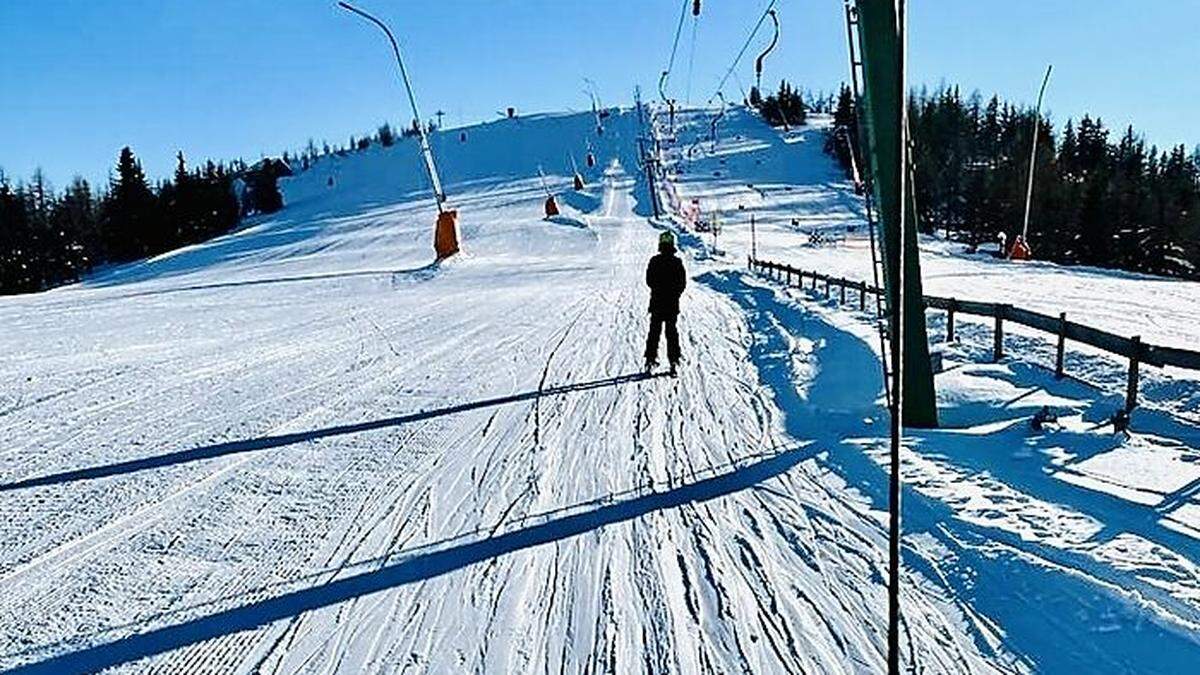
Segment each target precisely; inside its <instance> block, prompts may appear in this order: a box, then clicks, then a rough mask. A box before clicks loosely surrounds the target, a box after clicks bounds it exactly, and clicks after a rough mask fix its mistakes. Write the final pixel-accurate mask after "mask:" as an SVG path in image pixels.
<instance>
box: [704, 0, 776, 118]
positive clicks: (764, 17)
mask: <svg viewBox="0 0 1200 675" xmlns="http://www.w3.org/2000/svg"><path fill="white" fill-rule="evenodd" d="M778 2H779V0H771V3H770V4H769V5H767V8H766V9H765V10H763V13H762V16H760V17H758V23H756V24H754V30H752V31H750V35H749V36H748V37H747V38H746V43H745V44H743V45H742V48H741V49H740V50H739V51H738V53H737V56H736V57H734V59H733V63H731V64H730V65H729V70H727V71H725V76H724V77H722V78H721V81H720V82H718V83H717V92H720V91H721V90H722V89H723V88H724V87H725V82H726V81H728V80H729V77H730V75H732V74H733V70H734V69H735V68H737V66H738V63H740V62H741V60H742V57H743V56H745V55H746V50H747V49H749V48H750V43H751V42H753V41H754V36H755V35H758V31H759V29H761V28H762V26H763V24H764V23H766V21H767V17H768V16H769V13H770V12H771V10H773V9H775V5H776V4H777V3H778ZM716 98H717V94H716V93H714V94H713V95H712V96H710V97H709V99H708V103H709V104H712V102H713V100H714V99H716Z"/></svg>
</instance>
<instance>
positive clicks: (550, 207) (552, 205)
mask: <svg viewBox="0 0 1200 675" xmlns="http://www.w3.org/2000/svg"><path fill="white" fill-rule="evenodd" d="M538 179H540V180H541V182H542V191H544V192H545V193H546V217H547V218H553V217H554V216H557V215H558V202H557V201H555V199H554V193H553V192H551V191H550V186H549V185H548V184H547V183H546V174H545V172H543V171H542V167H540V166H539V167H538Z"/></svg>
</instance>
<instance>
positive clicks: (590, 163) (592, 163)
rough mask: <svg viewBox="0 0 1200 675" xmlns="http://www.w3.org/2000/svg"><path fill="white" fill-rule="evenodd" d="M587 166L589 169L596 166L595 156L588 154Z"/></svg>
mask: <svg viewBox="0 0 1200 675" xmlns="http://www.w3.org/2000/svg"><path fill="white" fill-rule="evenodd" d="M587 165H588V168H589V169H590V168H592V167H594V166H596V156H595V155H593V154H592V153H590V152H589V153H588V154H587Z"/></svg>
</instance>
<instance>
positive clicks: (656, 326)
mask: <svg viewBox="0 0 1200 675" xmlns="http://www.w3.org/2000/svg"><path fill="white" fill-rule="evenodd" d="M646 285H647V286H649V287H650V334H649V335H648V336H646V372H649V371H650V370H651V369H652V368H654V366H656V365H658V339H659V335H660V333H662V332H664V330H665V332H666V334H667V361H669V362H670V364H671V375H675V374H676V369H677V367H678V365H679V358H680V351H679V329H678V326H677V321H678V319H679V296H681V295H683V290H684V289H685V288H687V272H686V271H684V269H683V261H682V260H680V259H679V257H678V256H676V255H675V235H673V234H671V233H670V232H663V233H662V234H661V235H659V237H658V254H657V255H655V256H654V257H652V258H650V263H649V264H648V265H646Z"/></svg>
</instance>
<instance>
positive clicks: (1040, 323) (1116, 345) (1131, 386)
mask: <svg viewBox="0 0 1200 675" xmlns="http://www.w3.org/2000/svg"><path fill="white" fill-rule="evenodd" d="M749 265H750V270H751V271H752V272H755V273H757V274H761V275H763V276H766V277H769V278H771V279H775V280H777V281H782V282H783V283H785V284H786V285H788V286H797V287H801V288H803V287H804V286H805V282H806V280H807V281H808V282H809V283H810V284H811V285H810V286H809V288H811V289H812V290H816V289H817V285H818V284H823V285H824V291H825V297H833V293H835V292H836V293H837V295H838V300H839V302H840V303H841V304H846V301H847V294H849V295H850V299H851V300H852V301H857V305H858V309H859V310H866V308H867V296H869V295H871V296H878V295H880V294H881V293H882V291H881V290H880V289H879V288H878V287H876V286H873V285H868V284H867V283H866V282H865V281H852V280H850V279H846V278H843V277H834V276H830V275H827V274H821V273H819V272H814V271H805V270H800V269H797V268H795V267H792V266H791V265H784V264H781V263H776V262H771V261H769V260H758V259H755V258H750V260H749ZM925 308H926V309H936V310H942V311H945V312H946V340H947V341H949V342H953V341H954V339H955V337H954V317H955V316H956V315H958V314H967V315H970V316H981V317H991V318H992V319H993V320H994V322H995V323H994V326H995V327H994V329H993V336H994V337H993V344H992V357H993V358H994V359H995V360H997V361H999V360H1000V359H1001V358H1003V357H1004V322H1005V321H1011V322H1013V323H1017V324H1020V325H1022V326H1028V327H1030V328H1033V329H1036V330H1039V331H1042V332H1044V333H1049V334H1051V335H1054V336H1056V337H1057V338H1058V352H1057V356H1056V358H1055V364H1054V375H1055V377H1059V378H1061V377H1063V376H1064V375H1065V371H1064V364H1063V360H1064V357H1065V355H1066V345H1067V341H1068V340H1071V341H1074V342H1081V343H1083V344H1086V345H1090V346H1092V347H1095V348H1097V349H1100V350H1102V351H1105V352H1108V353H1110V354H1116V355H1117V356H1122V357H1124V358H1127V359H1129V377H1128V384H1127V387H1126V391H1125V409H1126V410H1127V411H1128V410H1133V408H1134V407H1135V406H1136V405H1137V398H1138V380H1139V374H1138V373H1139V367H1140V365H1141V364H1143V363H1145V364H1148V365H1152V366H1157V367H1160V368H1161V367H1163V366H1175V367H1177V368H1185V369H1189V370H1200V352H1196V351H1191V350H1188V349H1177V348H1175V347H1159V346H1157V345H1152V344H1147V343H1145V342H1142V338H1141V337H1140V336H1137V335H1135V336H1133V337H1131V338H1127V337H1122V336H1120V335H1114V334H1113V333H1109V332H1106V331H1102V330H1099V329H1096V328H1092V327H1091V326H1085V325H1083V324H1081V323H1076V322H1074V321H1068V320H1067V314H1066V312H1063V313H1060V314H1059V315H1058V316H1050V315H1047V314H1041V313H1038V312H1033V311H1030V310H1027V309H1021V308H1020V307H1014V306H1012V305H1006V304H999V303H994V302H976V301H973V300H959V299H957V298H940V297H937V296H933V295H926V296H925Z"/></svg>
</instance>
